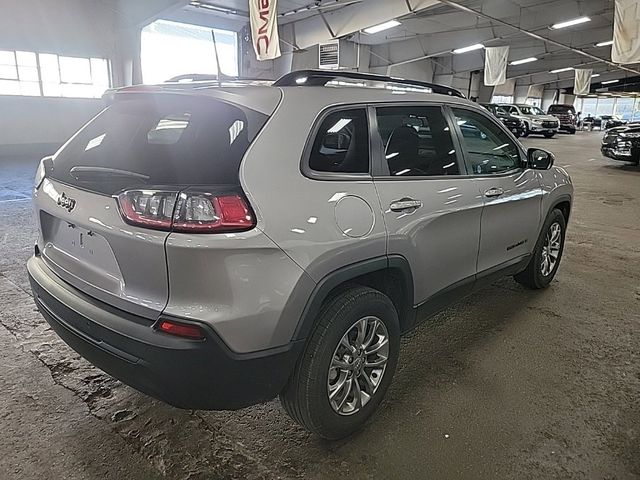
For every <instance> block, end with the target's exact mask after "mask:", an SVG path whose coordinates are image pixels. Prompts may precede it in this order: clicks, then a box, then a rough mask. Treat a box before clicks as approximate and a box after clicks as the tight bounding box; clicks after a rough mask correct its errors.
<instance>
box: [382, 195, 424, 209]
mask: <svg viewBox="0 0 640 480" xmlns="http://www.w3.org/2000/svg"><path fill="white" fill-rule="evenodd" d="M421 206H422V202H421V201H420V200H414V199H413V198H403V199H402V200H396V201H395V202H393V203H392V204H391V205H389V208H390V209H391V211H392V212H403V211H405V210H415V209H416V208H420V207H421Z"/></svg>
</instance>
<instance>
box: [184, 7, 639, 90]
mask: <svg viewBox="0 0 640 480" xmlns="http://www.w3.org/2000/svg"><path fill="white" fill-rule="evenodd" d="M203 1H206V2H208V3H210V4H213V5H216V6H219V7H223V8H228V9H235V10H238V15H229V14H224V13H215V12H212V11H209V10H205V9H204V8H195V7H193V6H190V5H188V6H186V7H184V10H186V11H190V12H197V13H198V14H199V15H214V16H218V17H227V18H230V17H234V18H236V19H237V20H238V21H242V22H246V21H247V18H246V11H247V10H248V1H247V0H203ZM386 1H387V2H388V4H391V3H392V1H391V0H386ZM401 3H402V7H403V10H402V11H401V10H400V9H397V8H396V9H393V8H390V9H389V11H390V12H396V11H397V12H398V14H397V15H396V16H395V17H394V15H392V14H391V13H390V14H389V15H388V18H385V19H383V20H382V21H384V20H390V19H391V18H397V19H398V20H400V22H401V25H400V26H398V27H395V28H392V29H389V30H386V31H384V32H381V33H379V34H376V35H366V34H362V33H357V32H356V34H354V33H353V30H351V31H348V30H345V28H342V27H343V26H344V24H346V23H349V22H350V23H351V24H354V22H353V21H352V20H353V19H354V18H355V19H357V23H358V24H361V25H363V27H360V28H364V26H371V25H374V24H377V23H380V22H381V19H380V16H379V10H376V12H378V15H377V16H376V15H374V14H373V13H371V12H373V11H374V10H375V8H370V7H376V8H377V7H379V4H380V0H361V1H357V0H356V2H354V1H353V0H323V1H322V2H314V1H310V0H279V1H278V13H280V14H283V13H285V12H290V11H293V10H296V9H301V8H304V7H312V8H311V9H310V10H304V11H300V12H299V13H296V14H293V15H289V16H286V17H280V19H279V23H280V24H283V25H284V24H293V25H294V27H295V28H296V32H297V35H298V36H301V35H304V34H305V31H306V30H308V29H309V28H310V26H312V25H313V26H314V27H318V26H319V27H318V28H321V29H322V33H323V35H325V36H326V38H325V39H329V38H330V37H331V33H329V29H327V28H326V24H328V25H329V27H330V29H331V31H332V32H333V33H334V34H336V35H341V34H344V33H345V32H346V33H347V35H345V36H346V37H347V38H349V39H351V40H353V41H356V42H358V43H362V44H367V45H370V46H371V50H372V53H373V55H372V59H373V60H372V61H373V62H374V64H377V65H378V66H386V65H390V64H395V63H402V62H406V61H410V60H413V59H416V58H425V57H429V58H432V59H434V60H435V61H438V59H439V58H443V57H448V59H447V61H446V62H443V63H444V64H446V65H450V70H451V72H450V73H452V74H455V73H459V72H465V71H473V70H481V69H482V68H483V53H482V51H476V52H471V53H468V54H462V55H454V56H451V50H453V49H455V48H459V47H464V46H467V45H471V44H474V43H483V44H485V45H486V46H492V45H493V46H497V45H509V46H510V47H511V48H510V61H512V60H518V59H521V58H526V57H530V56H536V57H538V58H539V61H537V62H533V63H529V64H525V65H520V66H510V67H509V70H508V74H507V76H508V77H509V78H512V77H517V78H518V83H545V84H548V85H554V86H565V85H564V83H567V82H569V81H571V82H572V79H573V73H572V72H566V73H561V74H550V73H549V71H550V70H554V69H557V68H563V67H576V66H583V65H584V66H586V67H588V68H593V69H594V71H595V72H596V73H600V74H601V77H599V78H598V81H602V80H608V79H612V78H623V77H625V76H632V75H634V74H633V73H631V72H625V71H623V70H618V69H616V68H614V67H612V66H610V65H607V64H606V63H604V62H599V61H595V60H593V59H592V58H587V57H585V56H583V55H580V54H579V53H577V52H576V51H572V50H570V49H568V48H563V47H561V46H558V45H556V44H553V43H550V42H545V41H541V40H539V39H536V38H532V37H531V36H528V35H527V34H526V33H525V32H530V33H534V34H536V35H539V36H542V37H544V38H546V39H549V40H552V41H554V42H560V43H561V44H563V45H565V46H567V47H571V48H573V49H575V50H580V51H584V52H587V53H589V54H591V55H595V56H596V57H599V58H602V59H603V60H609V59H610V47H600V48H596V47H595V46H594V45H595V43H597V42H601V41H606V40H611V38H612V35H613V10H614V1H613V0H456V1H455V2H454V3H457V4H460V5H463V6H465V7H468V8H471V9H473V10H475V11H477V12H481V13H482V14H483V15H488V16H489V17H493V18H494V19H496V20H497V21H493V20H490V19H487V18H479V17H478V16H477V15H474V14H473V13H469V12H466V11H460V10H459V9H457V8H454V7H453V6H450V5H445V4H440V3H438V4H436V5H433V6H429V4H430V3H433V2H426V3H425V2H424V1H423V0H403V1H402V2H401ZM318 4H321V5H323V6H327V5H330V8H323V9H317V8H315V6H317V5H318ZM341 4H342V5H341ZM406 5H408V6H409V7H411V8H412V9H415V8H422V9H420V10H418V11H416V12H414V13H409V9H408V7H406ZM424 7H428V8H424ZM584 15H586V16H589V17H590V18H591V21H590V22H588V23H586V24H582V25H577V26H574V27H569V28H566V29H562V30H550V29H549V28H548V27H549V26H550V25H551V24H553V23H557V22H560V21H563V20H570V19H573V18H576V17H580V16H584ZM322 17H324V19H322ZM369 18H370V20H369ZM321 20H322V23H321ZM500 22H506V23H508V24H509V25H510V26H505V25H502V24H500ZM518 29H519V30H518ZM520 30H522V31H520ZM523 31H524V32H523ZM314 39H315V37H314ZM629 67H631V68H632V69H636V70H639V71H640V66H639V65H630V66H629ZM565 79H566V82H565ZM558 82H560V83H558ZM563 82H564V83H563ZM566 86H568V85H566Z"/></svg>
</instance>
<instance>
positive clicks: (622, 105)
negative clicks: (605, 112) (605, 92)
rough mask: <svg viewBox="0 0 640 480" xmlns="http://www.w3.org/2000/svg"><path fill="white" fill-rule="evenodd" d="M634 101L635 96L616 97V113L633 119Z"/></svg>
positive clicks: (623, 117) (625, 118)
mask: <svg viewBox="0 0 640 480" xmlns="http://www.w3.org/2000/svg"><path fill="white" fill-rule="evenodd" d="M634 103H635V98H618V99H616V108H615V115H619V116H620V117H621V118H622V119H623V120H631V119H632V118H633V106H634Z"/></svg>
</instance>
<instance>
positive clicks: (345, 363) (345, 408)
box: [327, 316, 389, 415]
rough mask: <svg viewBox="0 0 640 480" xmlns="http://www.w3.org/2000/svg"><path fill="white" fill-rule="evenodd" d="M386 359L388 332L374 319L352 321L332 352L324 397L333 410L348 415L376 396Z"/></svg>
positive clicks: (387, 355)
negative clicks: (326, 395)
mask: <svg viewBox="0 0 640 480" xmlns="http://www.w3.org/2000/svg"><path fill="white" fill-rule="evenodd" d="M388 358H389V332H388V331H387V327H386V326H385V324H384V323H383V322H382V321H381V320H380V319H379V318H377V317H373V316H368V317H363V318H361V319H359V320H358V321H356V322H355V323H354V324H353V325H352V326H351V328H349V330H347V333H345V334H344V335H343V336H342V339H341V340H340V343H338V346H337V347H336V349H335V351H334V352H333V357H332V358H331V365H330V366H329V372H328V376H327V393H328V396H329V403H330V404H331V407H332V408H333V410H334V411H335V412H336V413H338V414H340V415H352V414H354V413H357V412H358V411H360V410H361V409H362V407H364V406H365V405H366V404H367V403H368V402H369V400H371V398H372V397H373V395H374V394H375V393H376V390H377V389H378V387H379V386H380V384H381V382H382V377H383V376H384V372H385V369H386V366H387V360H388Z"/></svg>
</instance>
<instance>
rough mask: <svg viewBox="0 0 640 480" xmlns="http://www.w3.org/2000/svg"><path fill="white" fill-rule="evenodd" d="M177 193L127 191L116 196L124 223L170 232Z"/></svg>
mask: <svg viewBox="0 0 640 480" xmlns="http://www.w3.org/2000/svg"><path fill="white" fill-rule="evenodd" d="M177 198H178V192H166V191H156V190H128V191H126V192H122V193H121V194H120V195H118V205H119V206H120V213H121V214H122V218H124V221H125V222H127V223H128V224H130V225H137V226H139V227H147V228H154V229H157V230H171V224H172V222H173V211H174V209H175V206H176V199H177Z"/></svg>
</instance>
